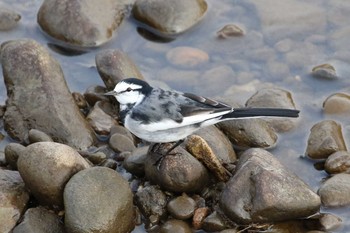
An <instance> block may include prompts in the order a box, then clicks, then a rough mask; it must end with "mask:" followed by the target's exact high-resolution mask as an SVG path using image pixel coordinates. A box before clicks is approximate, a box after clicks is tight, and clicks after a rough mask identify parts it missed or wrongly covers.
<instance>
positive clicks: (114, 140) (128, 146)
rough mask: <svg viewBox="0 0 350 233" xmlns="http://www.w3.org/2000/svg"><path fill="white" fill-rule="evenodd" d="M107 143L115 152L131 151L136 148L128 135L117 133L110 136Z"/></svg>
mask: <svg viewBox="0 0 350 233" xmlns="http://www.w3.org/2000/svg"><path fill="white" fill-rule="evenodd" d="M109 145H110V147H111V148H112V149H113V150H114V151H115V152H124V151H133V150H134V149H135V148H136V146H135V145H134V143H133V141H131V139H130V138H129V137H127V136H125V135H122V134H119V133H115V134H113V135H112V136H111V137H110V139H109Z"/></svg>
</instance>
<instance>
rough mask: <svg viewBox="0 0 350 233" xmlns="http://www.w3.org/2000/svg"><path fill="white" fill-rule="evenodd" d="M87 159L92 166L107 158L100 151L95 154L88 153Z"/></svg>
mask: <svg viewBox="0 0 350 233" xmlns="http://www.w3.org/2000/svg"><path fill="white" fill-rule="evenodd" d="M87 159H88V160H89V161H90V162H91V163H93V164H101V163H102V162H103V161H105V160H106V159H107V156H106V154H105V153H103V152H101V151H97V152H95V153H88V154H87Z"/></svg>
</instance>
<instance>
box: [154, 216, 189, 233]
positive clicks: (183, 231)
mask: <svg viewBox="0 0 350 233" xmlns="http://www.w3.org/2000/svg"><path fill="white" fill-rule="evenodd" d="M159 232H160V233H173V232H177V233H192V229H191V228H190V226H189V225H188V224H187V223H186V222H184V221H182V220H177V219H170V220H168V221H166V222H165V223H164V224H163V225H162V226H161V228H160V231H159Z"/></svg>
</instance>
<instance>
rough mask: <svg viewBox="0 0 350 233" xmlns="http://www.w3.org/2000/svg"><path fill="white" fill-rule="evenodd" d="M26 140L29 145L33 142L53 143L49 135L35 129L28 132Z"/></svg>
mask: <svg viewBox="0 0 350 233" xmlns="http://www.w3.org/2000/svg"><path fill="white" fill-rule="evenodd" d="M28 139H29V142H30V143H31V144H32V143H35V142H53V140H52V138H51V137H50V136H49V135H47V134H46V133H44V132H43V131H40V130H37V129H31V130H29V133H28Z"/></svg>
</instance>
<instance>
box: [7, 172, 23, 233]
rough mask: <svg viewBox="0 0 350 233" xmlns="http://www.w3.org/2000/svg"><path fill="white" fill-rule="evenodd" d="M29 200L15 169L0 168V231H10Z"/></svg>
mask: <svg viewBox="0 0 350 233" xmlns="http://www.w3.org/2000/svg"><path fill="white" fill-rule="evenodd" d="M28 200H29V193H28V192H27V190H26V188H25V186H24V183H23V180H22V178H21V176H20V175H19V173H18V172H17V171H9V170H2V169H0V232H10V231H11V229H12V228H13V227H14V226H15V225H16V223H17V221H18V220H19V219H20V218H21V215H22V213H23V212H24V209H25V208H26V206H27V203H28Z"/></svg>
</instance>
